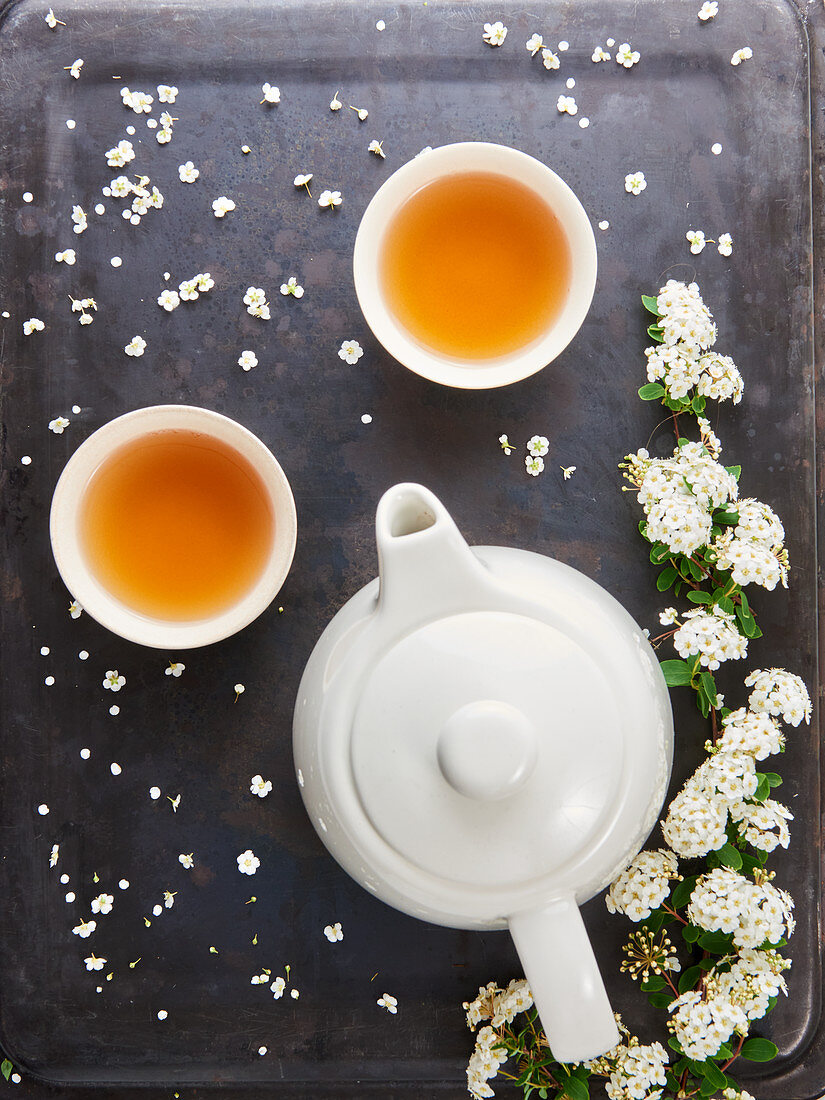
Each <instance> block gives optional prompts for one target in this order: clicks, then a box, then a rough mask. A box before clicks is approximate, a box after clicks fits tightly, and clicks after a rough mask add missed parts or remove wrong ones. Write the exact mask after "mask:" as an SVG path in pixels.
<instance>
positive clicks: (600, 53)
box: [590, 46, 610, 64]
mask: <svg viewBox="0 0 825 1100" xmlns="http://www.w3.org/2000/svg"><path fill="white" fill-rule="evenodd" d="M590 60H591V61H593V62H595V63H596V64H598V63H599V62H600V61H609V60H610V54H609V53H608V52H607V50H603V49H602V47H601V46H597V47H596V48H595V50H594V51H593V53H592V54H591V55H590Z"/></svg>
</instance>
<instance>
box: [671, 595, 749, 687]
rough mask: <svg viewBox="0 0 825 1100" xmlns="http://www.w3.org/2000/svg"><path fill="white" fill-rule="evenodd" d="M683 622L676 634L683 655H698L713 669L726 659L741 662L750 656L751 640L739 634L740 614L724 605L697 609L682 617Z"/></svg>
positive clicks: (703, 662)
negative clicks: (725, 607) (724, 607)
mask: <svg viewBox="0 0 825 1100" xmlns="http://www.w3.org/2000/svg"><path fill="white" fill-rule="evenodd" d="M682 618H683V620H684V621H683V622H682V625H681V626H680V627H679V629H678V630H677V631H676V633H675V634H674V635H673V645H674V647H675V648H676V652H677V653H678V654H679V656H680V657H685V658H687V657H697V656H698V658H699V663H700V664H701V665H702V667H703V668H708V669H710V670H711V671H713V670H715V669H717V668H719V666H720V664H721V663H722V662H723V661H739V660H741V659H742V658H743V657H747V655H748V639H747V638H746V637H745V636H744V635H743V634H740V633H739V627H738V626H737V623H736V616H735V615H731V614H730V613H729V612H727V611H724V610H723V609H722V608H721V607H712V608H710V609H707V608H704V607H697V608H694V610H693V611H687V612H685V614H684V615H683V616H682Z"/></svg>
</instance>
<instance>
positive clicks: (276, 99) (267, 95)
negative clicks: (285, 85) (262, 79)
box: [261, 83, 281, 103]
mask: <svg viewBox="0 0 825 1100" xmlns="http://www.w3.org/2000/svg"><path fill="white" fill-rule="evenodd" d="M261 95H262V96H263V97H264V98H263V99H262V100H261V103H280V102H281V89H280V88H278V87H276V86H275V85H274V84H268V83H267V84H263V85H262V86H261Z"/></svg>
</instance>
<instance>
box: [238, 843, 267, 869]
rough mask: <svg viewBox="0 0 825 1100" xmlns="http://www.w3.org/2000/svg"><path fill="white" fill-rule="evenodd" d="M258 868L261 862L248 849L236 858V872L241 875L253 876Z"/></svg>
mask: <svg viewBox="0 0 825 1100" xmlns="http://www.w3.org/2000/svg"><path fill="white" fill-rule="evenodd" d="M260 866H261V861H260V860H259V859H258V857H257V856H256V855H255V854H254V852H253V851H252V850H251V849H250V848H247V850H246V851H245V852H241V854H240V855H239V856H238V870H239V871H240V872H241V874H242V875H254V874H255V872H256V871H257V870H258V868H259V867H260Z"/></svg>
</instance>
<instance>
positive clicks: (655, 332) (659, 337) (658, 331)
mask: <svg viewBox="0 0 825 1100" xmlns="http://www.w3.org/2000/svg"><path fill="white" fill-rule="evenodd" d="M647 334H648V336H649V337H650V339H651V340H655V341H656V343H657V344H661V343H663V341H664V329H663V328H662V326H661V325H648V326H647Z"/></svg>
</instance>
